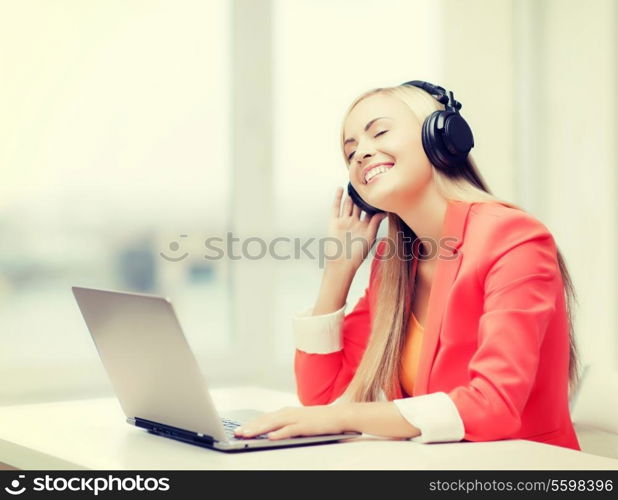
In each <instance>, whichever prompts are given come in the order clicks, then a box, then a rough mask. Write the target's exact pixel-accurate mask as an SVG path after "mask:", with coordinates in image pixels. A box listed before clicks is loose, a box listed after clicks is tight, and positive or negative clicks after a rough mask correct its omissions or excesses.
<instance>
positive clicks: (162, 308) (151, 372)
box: [72, 286, 360, 451]
mask: <svg viewBox="0 0 618 500" xmlns="http://www.w3.org/2000/svg"><path fill="white" fill-rule="evenodd" d="M72 290H73V294H74V295H75V299H76V300H77V304H78V306H79V309H80V310H81V313H82V315H83V317H84V320H85V321H86V325H87V326H88V329H89V330H90V334H91V335H92V338H93V340H94V343H95V345H96V348H97V350H98V352H99V356H100V357H101V361H102V362H103V366H104V367H105V370H106V371H107V374H108V376H109V378H110V380H111V383H112V386H113V388H114V390H115V392H116V395H117V397H118V400H119V402H120V406H121V407H122V410H123V411H124V413H125V415H126V416H127V422H128V423H130V424H132V425H135V426H137V427H142V428H144V429H146V430H148V431H149V432H150V433H153V434H157V435H160V436H164V437H168V438H172V439H177V440H180V441H184V442H189V443H192V444H196V445H199V446H205V447H208V448H213V449H216V450H221V451H244V450H249V449H256V448H273V447H283V446H299V445H308V444H314V443H327V442H335V441H338V440H340V439H349V438H353V437H356V436H358V435H359V434H360V433H358V432H345V433H343V434H328V435H320V436H307V437H296V438H292V439H282V440H270V439H268V437H267V436H266V435H261V436H257V437H254V438H249V439H247V438H241V439H239V438H236V437H235V436H234V429H235V428H236V427H238V426H239V425H242V424H243V423H244V422H247V421H249V420H252V419H253V418H255V417H257V416H259V415H260V414H261V413H262V412H259V411H257V410H244V411H242V412H235V413H234V416H233V418H232V417H230V416H228V417H225V416H220V415H219V412H218V411H217V409H216V408H215V405H214V404H213V401H212V398H211V397H210V393H209V391H208V387H207V385H206V382H205V379H204V377H203V374H202V373H201V371H200V369H199V366H198V364H197V361H196V359H195V356H194V355H193V352H192V351H191V349H190V347H189V344H188V343H187V340H186V338H185V335H184V334H183V332H182V328H181V327H180V323H179V322H178V319H177V318H176V314H175V312H174V309H173V307H172V303H171V302H170V300H169V299H167V298H164V297H158V296H156V295H149V294H138V293H130V292H118V291H112V290H97V289H93V288H83V287H77V286H74V287H72Z"/></svg>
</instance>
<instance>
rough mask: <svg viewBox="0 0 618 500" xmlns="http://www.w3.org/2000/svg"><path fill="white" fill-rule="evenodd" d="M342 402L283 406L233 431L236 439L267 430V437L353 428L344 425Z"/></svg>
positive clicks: (275, 437)
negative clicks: (331, 404)
mask: <svg viewBox="0 0 618 500" xmlns="http://www.w3.org/2000/svg"><path fill="white" fill-rule="evenodd" d="M345 414H346V413H345V408H344V405H342V404H339V405H333V406H327V405H318V406H302V407H285V408H281V409H280V410H277V411H275V412H270V413H265V414H264V415H260V416H259V417H258V418H256V419H253V420H250V421H249V422H247V423H245V424H244V425H243V426H242V427H238V428H237V429H236V430H235V431H234V433H235V434H236V437H238V438H243V437H246V438H249V437H254V436H258V435H260V434H266V433H268V438H269V439H286V438H291V437H294V436H315V435H318V434H339V433H342V432H344V431H350V430H354V429H348V428H346V422H345Z"/></svg>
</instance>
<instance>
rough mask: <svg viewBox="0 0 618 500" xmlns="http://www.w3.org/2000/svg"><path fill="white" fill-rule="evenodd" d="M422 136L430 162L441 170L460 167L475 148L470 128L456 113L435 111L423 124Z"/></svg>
mask: <svg viewBox="0 0 618 500" xmlns="http://www.w3.org/2000/svg"><path fill="white" fill-rule="evenodd" d="M421 135H422V139H423V148H424V149H425V153H426V154H427V157H428V158H429V161H430V162H431V163H432V164H433V165H435V166H436V168H439V169H441V170H448V169H450V168H452V167H455V166H458V165H460V164H461V163H462V162H463V161H464V160H465V159H466V157H467V156H468V153H469V152H470V150H471V149H472V147H473V146H474V137H473V136H472V130H471V129H470V126H469V125H468V123H467V122H466V120H464V119H463V117H462V116H461V115H460V114H458V113H455V112H454V111H434V112H433V113H432V114H431V115H430V116H429V117H427V119H426V120H425V121H424V122H423V128H422V132H421Z"/></svg>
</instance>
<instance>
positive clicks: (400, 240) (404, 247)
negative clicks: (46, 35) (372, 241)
mask: <svg viewBox="0 0 618 500" xmlns="http://www.w3.org/2000/svg"><path fill="white" fill-rule="evenodd" d="M377 93H382V94H386V95H390V96H393V97H395V98H397V99H399V100H400V101H402V102H403V103H405V104H406V105H407V106H408V107H409V108H410V110H411V111H412V113H413V114H414V116H415V117H416V119H417V120H418V122H419V124H422V123H423V121H424V120H425V118H426V117H427V116H429V115H430V114H431V113H433V112H434V111H436V110H443V109H444V105H443V104H441V103H440V102H438V101H437V100H436V99H434V98H433V97H432V96H430V95H429V94H428V93H427V92H425V91H423V90H421V89H419V88H417V87H412V86H407V85H406V86H398V87H387V88H377V89H373V90H370V91H368V92H365V93H364V94H362V95H361V96H359V97H358V98H357V99H356V100H355V101H354V102H353V103H352V104H351V105H350V107H349V108H348V110H347V111H346V113H345V115H344V120H343V123H344V124H345V120H346V118H347V116H348V115H349V113H350V112H351V111H352V109H353V108H354V107H355V106H356V105H357V104H358V103H359V102H360V101H362V100H363V99H365V98H366V97H369V96H371V95H374V94H377ZM343 141H344V125H343V124H342V127H341V146H342V152H343V157H344V161H345V162H346V164H347V161H348V160H347V158H346V154H345V152H344V151H343ZM432 170H433V180H434V182H435V185H436V187H437V189H438V192H439V193H440V194H441V195H442V196H443V197H444V198H446V199H448V200H461V201H467V202H483V201H492V202H499V203H502V204H504V205H507V206H510V207H512V208H516V209H518V210H522V211H523V209H522V208H521V207H519V206H517V205H515V204H513V203H511V202H508V201H506V200H502V199H500V198H498V197H496V196H494V195H493V194H492V193H491V192H490V190H489V189H488V187H487V185H486V184H485V181H484V180H483V178H482V176H481V174H480V172H479V171H478V168H477V166H476V163H475V161H474V159H473V158H472V156H471V155H468V159H467V165H466V166H465V168H462V169H461V171H460V172H459V173H458V174H457V175H455V176H450V175H447V174H446V173H444V172H443V171H441V170H439V169H437V168H435V167H434V168H432ZM387 215H388V238H389V240H390V241H393V242H395V245H396V247H397V253H396V254H395V255H410V254H411V247H412V246H413V245H414V244H415V242H416V241H417V236H416V234H415V233H414V231H413V230H412V229H411V228H410V227H409V226H408V225H407V224H405V222H404V221H403V220H402V219H401V218H400V217H399V216H398V215H396V214H394V213H390V212H389V213H388V214H387ZM406 238H407V240H406ZM406 241H407V242H408V243H406ZM410 242H411V243H410ZM399 252H401V253H399ZM404 252H406V253H404ZM414 255H418V254H417V253H414ZM557 260H558V265H559V267H560V273H561V274H562V279H563V283H564V289H565V295H566V305H567V313H568V323H569V390H570V391H572V390H574V388H575V386H576V385H577V382H578V377H579V375H578V367H577V359H578V354H577V349H576V345H575V337H574V329H573V314H572V311H573V303H574V302H577V298H576V295H575V289H574V287H573V282H572V280H571V277H570V274H569V271H568V269H567V266H566V263H565V260H564V258H563V257H562V254H561V252H560V250H559V249H558V251H557ZM411 265H412V260H411V259H383V260H381V261H380V280H379V281H378V300H377V302H378V303H379V304H380V307H378V308H376V311H375V313H374V314H373V321H372V325H371V334H370V338H369V342H368V344H367V348H366V350H365V353H364V354H363V357H362V360H361V362H360V364H359V366H358V368H357V370H356V373H355V374H354V377H353V378H352V380H351V382H350V384H349V385H348V387H347V389H346V390H345V391H344V394H343V395H342V398H343V399H349V400H352V401H376V400H378V399H379V396H380V392H381V391H384V393H385V395H386V397H387V398H388V399H389V400H391V399H393V398H394V397H395V394H396V386H395V384H396V381H397V380H398V373H399V363H400V359H401V356H400V354H401V352H402V351H403V348H404V342H405V334H406V332H407V328H408V321H409V318H410V311H411V304H412V302H413V300H414V286H413V283H411V280H410V272H411Z"/></svg>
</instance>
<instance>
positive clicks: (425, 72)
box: [0, 0, 618, 404]
mask: <svg viewBox="0 0 618 500" xmlns="http://www.w3.org/2000/svg"><path fill="white" fill-rule="evenodd" d="M617 26H618V2H616V1H615V0H592V1H590V2H581V1H575V0H466V1H463V0H436V1H432V2H427V1H420V0H270V1H269V0H158V1H156V0H100V1H98V0H54V1H49V0H19V1H17V0H0V346H1V347H0V381H1V382H0V404H13V403H19V402H38V401H48V400H54V399H74V398H82V397H95V396H105V395H111V394H112V391H111V386H110V385H109V383H108V381H107V377H106V375H105V372H104V370H103V368H102V365H101V363H100V361H99V358H98V355H97V352H96V349H95V347H94V344H93V342H92V340H91V338H90V335H89V334H88V331H87V329H86V325H85V323H84V321H83V319H82V317H81V314H80V312H79V309H78V307H77V305H76V303H75V300H74V297H73V295H72V292H71V286H72V285H81V286H91V287H96V288H110V289H121V290H127V291H135V292H145V293H154V294H160V295H165V296H167V297H169V298H171V299H172V301H173V303H174V305H175V308H176V311H177V314H178V316H179V319H180V322H181V324H182V326H183V328H184V330H185V333H186V335H187V337H188V340H189V342H190V344H191V346H192V347H193V349H194V351H195V353H196V355H197V358H198V361H199V363H200V365H201V367H202V369H203V371H204V373H205V375H206V378H207V380H208V381H209V382H210V383H211V384H212V385H213V386H226V385H236V384H243V385H244V384H252V385H264V386H267V387H273V388H278V389H284V390H292V391H293V390H294V376H293V369H292V363H293V356H294V344H293V338H292V316H293V314H294V313H295V312H297V311H299V310H301V309H304V308H306V307H308V306H311V305H312V304H313V303H314V301H315V299H316V297H317V293H318V287H319V284H320V280H321V269H320V267H319V262H318V261H317V259H311V258H308V257H305V258H295V256H294V251H293V247H292V246H290V245H288V246H286V245H281V247H278V248H280V249H279V252H280V253H285V252H286V251H287V252H288V254H290V255H291V256H292V258H290V259H289V260H276V259H269V258H263V259H246V258H245V259H238V260H233V259H230V258H221V259H208V258H205V254H207V253H209V252H207V248H206V246H205V241H206V239H207V238H210V237H221V238H223V239H225V235H226V234H227V233H228V232H231V233H233V235H234V236H235V237H238V238H248V237H259V238H263V239H265V240H266V241H271V240H272V239H273V238H274V237H282V236H284V237H288V238H297V239H299V240H301V241H302V242H307V241H308V240H310V239H311V238H319V237H321V236H325V232H326V228H327V222H328V216H329V208H330V205H331V201H332V198H333V195H334V193H335V189H336V187H337V186H344V185H345V184H346V183H347V175H346V174H347V172H346V168H345V165H344V163H343V161H342V158H341V153H340V147H339V129H340V126H341V122H342V119H343V114H344V112H345V109H346V108H347V106H348V105H349V104H350V102H351V101H352V100H353V99H354V98H355V97H356V96H357V95H358V94H360V93H361V92H363V91H365V90H368V89H370V88H374V87H379V86H388V85H395V84H399V83H401V82H404V81H407V80H412V79H422V80H427V81H430V82H433V83H436V84H439V85H442V86H444V87H446V88H447V89H451V90H453V91H454V93H455V96H456V98H457V99H458V100H460V101H461V102H462V103H463V109H462V114H463V115H464V116H465V118H466V119H467V120H468V122H469V123H470V124H471V126H472V129H473V130H474V134H475V141H476V147H475V148H474V150H473V155H474V157H475V159H476V162H477V164H478V166H479V168H480V170H481V173H482V174H483V175H484V176H485V179H486V180H487V182H488V184H489V186H490V188H491V189H492V191H493V192H494V193H495V194H496V195H498V196H500V197H502V198H505V199H509V200H511V201H513V202H515V203H517V204H519V205H520V206H522V207H524V208H525V209H526V210H528V211H529V212H530V213H532V214H534V215H535V216H537V217H538V218H539V219H540V220H542V221H543V222H544V223H545V224H546V225H547V226H548V227H549V228H550V230H551V231H552V232H553V234H554V237H555V239H556V241H557V243H558V245H559V247H560V249H561V251H562V252H563V255H564V257H565V258H566V261H567V264H568V266H569V269H570V271H571V274H572V277H573V280H574V284H575V288H576V291H577V294H578V298H579V307H578V308H577V310H576V316H575V319H576V330H577V339H578V345H579V348H580V352H581V358H582V364H583V365H586V364H589V363H591V362H593V361H594V362H595V363H601V364H605V365H609V366H613V367H616V366H617V365H618V335H617V332H618V329H617V327H618V307H617V306H618V290H617V285H616V283H617V282H618V265H617V264H616V261H617V259H616V258H615V249H616V243H617V236H618V203H617V202H616V200H617V195H618V192H617V190H618V175H617V166H618V165H617V163H618V155H617V141H616V138H617V137H618V121H617V119H616V116H618V97H617V96H618V92H617V90H618V79H617V76H618V75H617V61H618V57H617V56H618V54H617V52H618V35H617ZM385 233H386V227H385V224H383V227H381V229H380V235H383V234H385ZM237 245H238V246H237V253H240V248H241V247H240V245H239V244H237ZM223 247H224V245H223V244H219V248H223ZM309 248H310V249H312V251H313V253H314V254H315V253H316V251H317V244H314V245H313V246H309ZM245 250H246V251H247V252H248V253H250V254H252V255H256V254H259V253H260V247H259V245H255V246H253V245H248V246H247V247H246V249H245ZM210 255H213V252H210ZM368 271H369V260H367V261H366V262H365V264H364V265H363V267H362V268H361V270H360V271H359V273H358V274H357V276H356V278H355V281H354V283H353V286H352V289H351V292H350V296H349V298H348V311H350V310H351V309H352V307H353V306H354V305H355V303H356V301H357V300H358V298H359V297H360V296H361V295H362V293H363V292H364V290H365V288H366V286H367V284H368Z"/></svg>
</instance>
